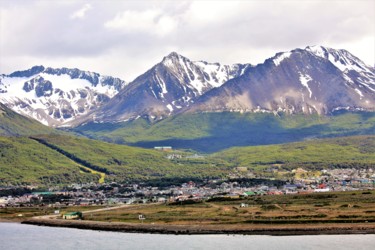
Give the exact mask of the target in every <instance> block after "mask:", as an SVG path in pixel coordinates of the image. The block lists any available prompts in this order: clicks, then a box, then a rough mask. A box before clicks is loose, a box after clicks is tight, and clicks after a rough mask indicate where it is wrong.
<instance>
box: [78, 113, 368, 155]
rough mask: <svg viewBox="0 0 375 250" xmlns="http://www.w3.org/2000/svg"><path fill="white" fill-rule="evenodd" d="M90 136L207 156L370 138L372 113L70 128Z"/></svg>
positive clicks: (229, 116)
mask: <svg viewBox="0 0 375 250" xmlns="http://www.w3.org/2000/svg"><path fill="white" fill-rule="evenodd" d="M74 131H75V132H78V133H81V134H83V135H85V136H88V137H91V138H97V139H101V140H106V141H111V142H116V143H121V144H128V145H136V146H141V147H146V148H153V147H155V146H160V145H165V146H173V147H175V148H184V149H193V150H197V151H201V152H205V153H212V152H215V151H219V150H223V149H226V148H230V147H233V146H251V145H266V144H276V143H286V142H293V141H301V140H305V139H310V138H320V137H333V136H336V137H337V136H348V135H364V134H375V113H371V112H369V113H366V112H357V113H350V112H337V113H336V114H335V115H332V116H319V115H317V114H315V115H304V114H299V115H285V114H284V113H282V112H281V113H280V115H274V114H267V113H266V114H262V113H255V114H254V113H244V114H240V113H235V112H220V113H195V114H181V115H177V116H173V117H170V118H167V119H165V120H162V121H160V122H157V123H150V122H148V121H147V120H144V119H141V118H140V119H137V120H134V121H129V122H124V123H114V124H111V123H89V124H86V125H83V126H80V127H76V128H75V129H74Z"/></svg>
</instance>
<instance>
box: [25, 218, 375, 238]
mask: <svg viewBox="0 0 375 250" xmlns="http://www.w3.org/2000/svg"><path fill="white" fill-rule="evenodd" d="M21 223H22V224H28V225H37V226H50V227H67V228H77V229H84V230H99V231H113V232H123V233H149V234H174V235H199V234H201V235H202V234H240V235H270V236H292V235H332V234H336V235H337V234H375V224H374V223H353V224H334V223H332V224H298V225H295V224H294V225H292V224H288V225H272V226H270V225H261V224H257V225H254V224H237V225H233V224H231V225H227V224H218V225H170V224H147V223H145V224H136V223H122V222H99V221H84V220H82V221H79V220H57V219H28V220H25V221H22V222H21Z"/></svg>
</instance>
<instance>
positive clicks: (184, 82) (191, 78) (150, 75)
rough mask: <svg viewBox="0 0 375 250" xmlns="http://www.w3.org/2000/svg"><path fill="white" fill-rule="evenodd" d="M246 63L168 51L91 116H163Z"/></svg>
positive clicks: (115, 118)
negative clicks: (199, 58) (201, 58)
mask: <svg viewBox="0 0 375 250" xmlns="http://www.w3.org/2000/svg"><path fill="white" fill-rule="evenodd" d="M250 67H251V66H250V65H249V64H246V65H242V64H234V65H231V66H228V65H221V64H219V63H207V62H204V61H197V62H194V61H190V60H189V59H188V58H186V57H183V56H181V55H179V54H177V53H175V52H172V53H171V54H169V55H168V56H166V57H164V59H163V60H162V61H161V62H160V63H158V64H156V65H155V66H154V67H152V68H151V69H150V70H148V71H147V72H146V73H144V74H143V75H141V76H139V77H137V78H136V79H135V80H134V81H133V82H131V83H129V85H128V86H126V87H125V88H124V89H122V90H121V91H120V92H119V93H118V94H117V95H116V96H115V97H114V98H112V99H111V100H110V101H109V102H108V103H107V104H106V105H104V106H103V107H102V108H101V109H100V111H99V112H95V119H97V120H99V121H103V120H104V121H121V120H126V119H132V118H136V117H138V116H147V117H149V119H160V118H162V117H166V116H168V115H171V114H174V113H176V112H178V111H179V110H181V109H182V108H185V107H187V106H189V105H191V104H192V103H194V101H195V100H196V99H197V98H199V97H200V96H201V95H202V94H204V93H206V92H207V91H209V90H211V89H213V88H217V87H219V86H221V85H222V84H223V83H225V82H226V81H227V80H229V79H232V78H235V77H238V76H240V75H241V74H242V73H243V72H244V71H245V70H246V69H247V68H250ZM93 119H94V118H93Z"/></svg>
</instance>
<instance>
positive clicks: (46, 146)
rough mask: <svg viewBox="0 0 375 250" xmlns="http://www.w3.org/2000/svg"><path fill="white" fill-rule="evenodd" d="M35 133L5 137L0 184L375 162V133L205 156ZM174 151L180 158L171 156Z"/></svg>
mask: <svg viewBox="0 0 375 250" xmlns="http://www.w3.org/2000/svg"><path fill="white" fill-rule="evenodd" d="M33 138H34V139H32V138H21V137H17V138H15V137H13V138H8V137H0V186H2V185H10V184H37V185H54V184H67V183H80V182H82V183H87V182H90V181H93V182H99V180H100V178H101V180H102V181H106V182H111V181H118V182H124V181H129V182H135V181H146V180H159V181H160V180H162V179H165V178H169V179H184V180H189V179H193V178H198V179H202V178H207V177H211V178H217V177H228V176H229V175H231V174H237V176H238V175H239V174H244V176H246V174H247V171H250V172H254V173H258V174H259V173H261V174H262V175H263V176H264V173H265V170H267V169H269V168H278V169H280V170H282V171H287V170H292V169H296V168H300V167H301V168H304V169H306V170H312V171H314V170H316V169H323V168H347V167H354V168H357V167H364V168H367V167H372V168H374V167H375V136H355V137H343V138H332V139H322V140H312V141H305V142H298V143H289V144H279V145H267V146H255V147H238V148H232V149H229V150H225V151H222V152H219V153H215V154H211V155H204V156H203V157H186V156H189V155H190V156H191V153H188V152H182V151H173V152H160V151H156V150H150V149H142V148H136V147H129V146H123V145H117V144H110V143H105V142H101V141H94V140H89V139H84V138H78V137H69V136H62V135H53V136H52V135H49V136H37V137H33ZM170 154H177V155H180V156H181V158H177V159H168V158H167V156H168V155H170ZM239 169H242V170H241V171H239ZM243 169H245V171H243ZM276 177H277V176H276Z"/></svg>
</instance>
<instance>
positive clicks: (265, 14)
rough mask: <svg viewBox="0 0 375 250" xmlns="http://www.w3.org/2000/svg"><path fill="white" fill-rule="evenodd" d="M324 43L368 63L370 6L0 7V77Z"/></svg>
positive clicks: (231, 58) (373, 43)
mask: <svg viewBox="0 0 375 250" xmlns="http://www.w3.org/2000/svg"><path fill="white" fill-rule="evenodd" d="M311 45H322V46H326V47H330V48H334V49H346V50H348V51H349V52H351V53H352V54H354V55H355V56H357V57H358V58H360V59H361V60H363V61H364V62H365V63H367V64H368V65H371V66H374V65H375V0H341V1H336V0H323V1H320V0H305V1H304V0H294V1H290V0H278V1H276V0H241V1H233V0H232V1H231V0H207V1H203V0H200V1H198V0H197V1H182V0H174V1H170V0H169V1H162V0H147V1H146V0H143V1H142V0H138V1H128V0H126V1H125V0H101V1H99V0H91V1H90V0H86V1H81V0H54V1H50V0H35V1H34V0H0V74H10V73H12V72H14V71H16V70H25V69H28V68H31V67H32V66H34V65H44V66H46V67H55V68H59V67H69V68H79V69H82V70H88V71H93V72H98V73H100V74H102V75H111V76H115V77H120V78H122V79H124V80H126V81H128V82H129V81H131V80H134V78H135V77H137V76H138V75H140V74H142V73H144V72H146V71H147V70H148V69H150V68H151V67H152V66H153V65H155V64H157V63H158V62H160V61H161V60H162V59H163V57H164V56H166V55H168V54H169V53H170V52H172V51H175V52H177V53H179V54H181V55H183V56H185V57H187V58H189V59H191V60H194V61H198V60H204V61H207V62H220V63H222V64H233V63H252V64H258V63H262V62H263V61H264V60H265V59H267V58H270V57H272V56H274V55H275V54H276V53H278V52H282V51H290V50H292V49H295V48H305V47H306V46H311Z"/></svg>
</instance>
